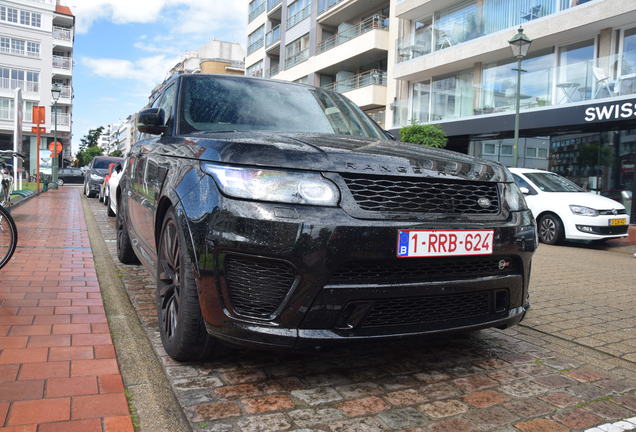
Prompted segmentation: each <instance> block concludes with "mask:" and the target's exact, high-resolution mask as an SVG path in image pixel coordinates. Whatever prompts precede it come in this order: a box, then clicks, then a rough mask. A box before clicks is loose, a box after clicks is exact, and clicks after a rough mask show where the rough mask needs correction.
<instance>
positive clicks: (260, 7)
mask: <svg viewBox="0 0 636 432" xmlns="http://www.w3.org/2000/svg"><path fill="white" fill-rule="evenodd" d="M256 1H258V0H256ZM265 6H266V4H265V0H262V1H261V2H260V3H258V4H254V7H253V8H252V9H251V10H250V12H249V15H248V20H247V22H248V23H249V22H252V21H254V18H256V17H257V16H259V15H260V14H262V13H263V12H265Z"/></svg>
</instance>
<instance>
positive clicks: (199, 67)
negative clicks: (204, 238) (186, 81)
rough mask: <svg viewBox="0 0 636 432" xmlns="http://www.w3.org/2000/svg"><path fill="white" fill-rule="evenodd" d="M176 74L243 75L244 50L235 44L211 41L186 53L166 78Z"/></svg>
mask: <svg viewBox="0 0 636 432" xmlns="http://www.w3.org/2000/svg"><path fill="white" fill-rule="evenodd" d="M176 73H211V74H224V75H243V74H244V73H245V50H244V49H243V47H242V46H241V44H239V43H236V42H226V41H219V40H212V41H210V42H208V43H206V44H205V45H203V46H201V47H200V48H199V49H198V50H193V51H186V52H185V53H184V55H183V56H182V58H181V60H180V61H179V63H177V64H176V65H174V66H173V67H172V69H170V72H169V73H168V77H170V76H172V75H174V74H176Z"/></svg>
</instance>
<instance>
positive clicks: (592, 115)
mask: <svg viewBox="0 0 636 432" xmlns="http://www.w3.org/2000/svg"><path fill="white" fill-rule="evenodd" d="M633 118H636V103H634V101H631V102H622V103H620V102H619V103H613V104H605V105H596V106H591V107H587V108H586V109H585V117H584V120H585V121H586V122H595V121H611V120H627V119H633Z"/></svg>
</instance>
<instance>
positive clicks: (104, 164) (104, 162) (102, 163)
mask: <svg viewBox="0 0 636 432" xmlns="http://www.w3.org/2000/svg"><path fill="white" fill-rule="evenodd" d="M121 161H122V160H121V159H95V163H94V164H93V168H95V169H108V166H109V165H110V164H112V163H114V164H117V163H119V162H121Z"/></svg>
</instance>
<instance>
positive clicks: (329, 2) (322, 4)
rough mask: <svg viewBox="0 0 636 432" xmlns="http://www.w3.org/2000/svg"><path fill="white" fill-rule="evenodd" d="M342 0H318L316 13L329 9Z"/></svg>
mask: <svg viewBox="0 0 636 432" xmlns="http://www.w3.org/2000/svg"><path fill="white" fill-rule="evenodd" d="M343 1H344V0H319V1H318V15H320V14H321V13H323V12H324V11H326V10H328V9H331V8H332V7H334V6H335V5H337V4H338V3H342V2H343Z"/></svg>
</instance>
